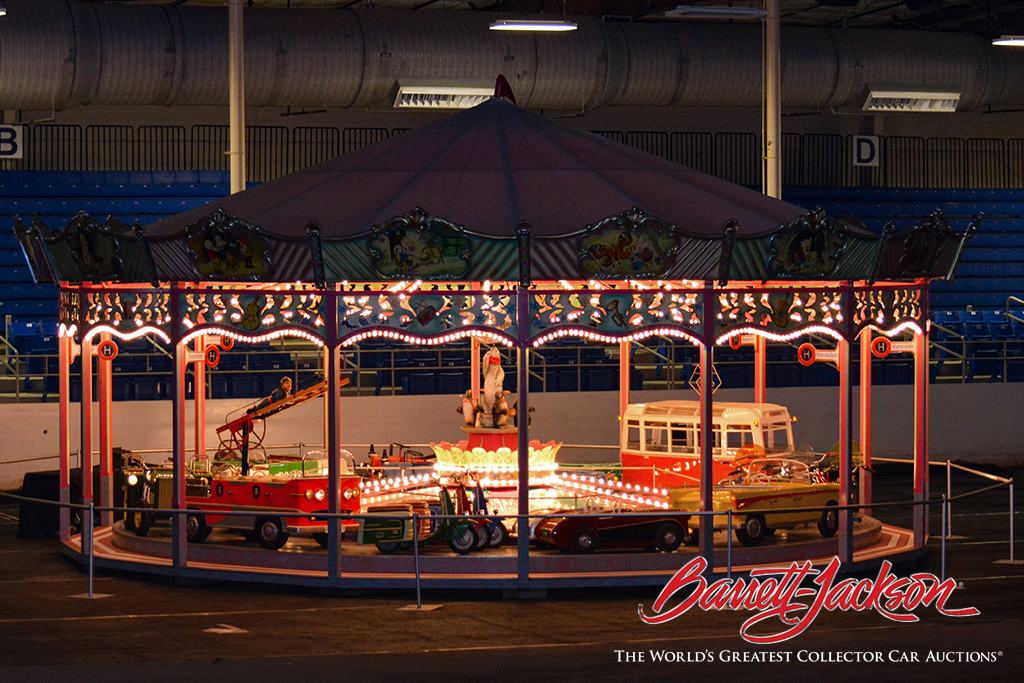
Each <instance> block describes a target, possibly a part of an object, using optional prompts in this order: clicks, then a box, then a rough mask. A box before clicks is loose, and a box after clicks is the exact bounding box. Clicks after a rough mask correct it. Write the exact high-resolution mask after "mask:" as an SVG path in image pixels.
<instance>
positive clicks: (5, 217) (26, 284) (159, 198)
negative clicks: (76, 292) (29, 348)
mask: <svg viewBox="0 0 1024 683" xmlns="http://www.w3.org/2000/svg"><path fill="white" fill-rule="evenodd" d="M229 192H230V179H229V176H228V173H227V172H225V171H4V172H0V220H2V221H3V222H4V223H5V224H6V228H4V229H0V321H2V320H3V319H4V317H5V316H8V315H9V316H11V318H12V320H13V321H14V322H18V323H35V322H52V321H55V320H56V319H57V291H56V288H55V287H54V286H53V285H36V284H34V282H33V280H32V275H31V273H30V271H29V269H28V266H27V265H26V264H25V258H24V256H23V254H22V252H21V247H20V246H19V245H18V242H17V240H15V238H14V232H13V231H12V229H11V228H12V226H13V220H14V216H21V219H22V221H24V222H25V223H26V224H28V223H30V222H31V220H32V216H33V215H38V216H39V218H40V219H42V220H43V221H44V222H45V223H46V224H47V225H48V226H49V227H50V229H51V230H53V231H54V232H56V231H58V230H60V229H61V228H63V227H64V226H65V225H67V223H68V222H69V221H70V220H71V218H72V217H73V216H74V215H75V214H76V213H78V211H80V210H83V211H86V212H87V213H89V214H91V215H93V216H95V217H97V218H99V219H100V220H104V219H105V218H106V217H107V216H113V217H114V218H117V219H118V220H120V221H122V222H124V223H128V224H129V225H130V224H132V223H134V222H136V221H138V222H139V223H142V224H143V225H145V224H147V223H152V222H154V221H157V220H160V219H161V218H166V217H167V216H172V215H174V214H175V213H180V212H182V211H185V210H187V209H191V208H194V207H196V206H199V205H201V204H205V203H206V202H209V201H213V200H214V199H217V198H218V197H224V196H226V195H227V194H229ZM2 333H3V331H2V328H0V334H2ZM20 350H21V349H19V351H20Z"/></svg>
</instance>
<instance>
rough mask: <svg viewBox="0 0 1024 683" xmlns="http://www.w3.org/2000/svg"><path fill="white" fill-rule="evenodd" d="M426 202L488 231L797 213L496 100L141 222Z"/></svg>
mask: <svg viewBox="0 0 1024 683" xmlns="http://www.w3.org/2000/svg"><path fill="white" fill-rule="evenodd" d="M417 207H419V208H422V209H423V210H424V211H426V212H427V213H428V214H431V215H433V216H438V217H441V218H444V219H445V220H447V221H449V222H451V223H454V224H455V225H459V226H462V227H463V228H465V229H466V230H468V231H469V232H472V233H476V234H479V235H487V236H490V237H514V236H515V230H516V225H517V224H518V223H519V222H520V221H523V220H525V221H529V223H530V224H531V226H532V227H533V234H534V235H535V236H556V235H566V234H569V233H573V232H577V231H579V230H582V229H583V228H585V227H586V226H587V225H590V224H593V223H597V222H598V221H601V220H603V219H605V218H607V217H609V216H614V215H617V214H619V213H621V212H623V211H628V210H630V209H631V208H633V207H637V208H639V209H640V210H641V211H643V212H644V213H645V214H647V215H649V216H657V217H658V218H659V219H660V220H662V221H664V222H666V223H668V224H671V225H673V226H675V227H676V228H677V229H679V230H681V231H683V232H686V233H690V234H694V235H703V236H708V237H710V236H715V237H719V236H721V234H722V230H723V228H724V226H725V224H726V222H727V221H730V220H733V221H736V222H737V224H738V229H739V231H740V234H751V235H752V234H757V233H763V232H766V231H768V230H773V229H775V228H776V227H778V226H779V225H781V224H782V223H786V222H788V221H790V220H791V219H793V218H794V217H795V216H797V215H799V214H801V213H804V210H803V209H800V208H799V207H797V206H794V205H792V204H787V203H785V202H781V201H778V200H776V199H772V198H770V197H766V196H765V195H763V194H760V193H758V192H754V191H752V190H748V189H747V188H744V187H741V186H738V185H733V184H731V183H728V182H725V181H724V180H719V179H718V178H715V177H713V176H709V175H706V174H703V173H700V172H698V171H694V170H692V169H689V168H686V167H684V166H680V165H678V164H675V163H672V162H670V161H666V160H664V159H661V158H658V157H655V156H652V155H650V154H647V153H645V152H641V151H639V150H636V149H633V148H631V147H627V146H626V145H622V144H619V143H617V142H613V141H611V140H607V139H605V138H602V137H600V136H597V135H594V134H592V133H587V132H583V131H578V130H574V129H571V128H568V127H566V126H563V125H561V124H559V123H557V122H554V121H551V120H549V119H546V118H544V117H543V116H539V115H537V114H533V113H531V112H528V111H526V110H525V109H521V108H519V107H517V106H515V105H513V104H510V103H508V102H506V101H504V100H501V99H498V98H491V99H490V100H487V101H485V102H484V103H482V104H480V105H478V106H476V107H473V108H472V109H468V110H466V111H464V112H461V113H458V114H454V115H452V116H449V117H448V118H446V119H443V120H441V121H439V122H437V123H434V124H431V125H428V126H425V127H423V128H419V129H416V130H412V131H409V132H407V133H404V134H402V135H399V136H396V137H393V138H390V139H388V140H386V141H384V142H382V143H380V144H376V145H372V146H370V147H364V148H362V149H360V150H358V151H356V152H354V153H352V154H347V155H343V156H340V157H337V158H335V159H332V160H331V161H328V162H326V163H323V164H319V165H317V166H312V167H309V168H306V169H304V170H301V171H297V172H295V173H292V174H290V175H288V176H285V177H282V178H280V179H278V180H275V181H272V182H269V183H266V184H265V185H260V186H258V187H254V188H252V189H250V190H246V191H245V192H240V193H238V194H235V195H232V196H230V197H225V198H224V199H219V200H217V201H215V202H211V203H209V204H206V205H205V206H201V207H198V208H196V209H193V210H191V211H187V212H185V213H182V214H179V215H177V216H173V217H171V218H167V219H165V220H162V221H160V222H158V223H154V224H152V225H150V226H148V227H147V228H146V233H147V234H148V235H149V236H150V237H151V238H153V239H158V238H160V237H166V236H169V235H172V234H175V233H177V232H180V231H182V230H184V229H185V228H186V227H187V226H189V225H191V224H193V223H195V222H196V221H198V220H200V219H202V218H204V217H205V216H208V215H209V214H211V213H212V212H213V211H214V210H215V209H222V210H223V211H225V212H226V213H228V214H230V215H232V216H235V217H238V218H242V219H244V220H246V221H247V222H249V223H252V224H254V225H258V226H260V228H262V229H263V230H265V231H267V232H270V233H274V234H276V235H281V236H292V237H304V236H305V227H306V225H307V224H308V223H310V222H316V223H318V224H319V225H320V226H321V227H322V230H323V237H324V238H325V239H337V238H345V237H353V236H355V235H358V234H361V233H366V232H367V231H369V230H370V229H371V228H373V227H374V226H377V225H380V224H382V223H384V222H386V221H388V220H390V219H392V218H394V217H396V216H401V215H402V214H404V213H406V212H408V211H411V210H412V209H414V208H417Z"/></svg>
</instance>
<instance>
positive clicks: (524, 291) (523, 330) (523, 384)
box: [516, 221, 531, 591]
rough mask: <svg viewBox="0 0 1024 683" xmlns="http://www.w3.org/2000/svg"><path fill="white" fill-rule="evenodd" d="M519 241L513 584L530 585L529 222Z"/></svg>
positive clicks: (518, 233)
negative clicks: (514, 580) (517, 389)
mask: <svg viewBox="0 0 1024 683" xmlns="http://www.w3.org/2000/svg"><path fill="white" fill-rule="evenodd" d="M516 236H517V238H518V242H519V288H518V289H517V290H516V351H517V354H518V356H519V359H518V360H519V362H518V364H517V369H518V370H519V392H518V393H519V397H518V398H519V412H518V413H517V415H518V417H519V433H518V438H517V448H518V451H519V452H518V458H517V460H518V463H517V466H518V467H519V477H518V479H519V481H518V484H519V496H518V506H517V509H516V512H517V513H518V519H517V527H518V529H519V533H518V535H517V539H518V540H517V545H516V559H517V561H516V576H517V582H516V583H517V588H518V589H519V590H520V591H523V590H526V589H528V588H529V587H530V533H529V529H530V517H529V516H530V389H529V386H530V367H529V342H530V320H531V316H530V277H531V275H530V270H531V268H530V266H531V263H530V224H529V223H527V222H525V221H523V222H521V223H519V225H517V226H516Z"/></svg>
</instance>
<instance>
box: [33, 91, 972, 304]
mask: <svg viewBox="0 0 1024 683" xmlns="http://www.w3.org/2000/svg"><path fill="white" fill-rule="evenodd" d="M524 223H525V224H528V226H529V228H528V235H529V236H527V229H526V228H524V227H523V224H524ZM15 232H16V233H17V235H18V237H19V239H20V241H21V243H22V246H23V248H24V250H25V254H26V258H27V260H28V262H29V264H30V266H31V267H32V270H33V273H34V274H35V276H36V279H37V280H39V281H54V282H61V281H63V282H68V283H79V282H94V283H99V282H118V283H160V282H204V281H206V282H232V281H235V282H277V283H281V282H305V283H315V284H317V285H319V286H324V285H326V284H327V283H332V282H357V283H358V282H382V281H383V282H387V281H402V280H419V281H432V280H433V281H462V282H483V281H485V280H489V281H523V280H524V279H525V280H529V281H532V282H539V281H552V280H560V279H566V280H583V281H586V280H591V279H599V280H620V281H627V280H645V279H657V280H699V281H709V280H717V281H718V282H720V283H723V284H724V283H725V282H728V281H737V280H739V281H755V282H756V281H762V282H763V281H769V280H786V281H814V282H820V281H854V280H866V281H869V282H870V281H875V280H907V279H916V278H934V277H949V276H950V275H951V274H952V273H953V271H954V269H955V267H956V264H957V262H958V261H959V258H960V255H961V254H962V252H963V247H964V244H965V241H966V237H967V235H965V236H959V235H956V234H955V233H954V232H953V231H952V230H951V229H950V227H949V225H948V224H947V223H946V221H945V219H944V218H943V217H942V216H941V215H940V214H936V215H933V216H931V217H928V218H926V219H924V220H923V221H922V222H921V223H920V224H918V225H917V226H914V227H912V228H909V229H907V230H905V231H904V232H902V233H900V234H895V231H894V230H893V229H892V227H891V226H889V227H887V229H886V230H885V232H884V233H883V234H881V235H876V234H874V233H871V232H869V231H866V230H864V229H861V228H857V227H854V226H850V225H846V224H843V223H840V222H838V221H835V220H833V219H830V218H828V217H826V216H824V215H823V214H821V213H820V212H811V213H804V212H803V210H802V209H800V208H799V207H797V206H794V205H792V204H788V203H786V202H783V201H779V200H777V199H773V198H771V197H767V196H765V195H762V194H760V193H758V192H754V191H752V190H749V189H747V188H745V187H742V186H738V185H733V184H731V183H728V182H725V181H723V180H719V179H718V178H714V177H712V176H709V175H706V174H703V173H699V172H697V171H694V170H692V169H689V168H686V167H683V166H680V165H678V164H674V163H672V162H669V161H666V160H664V159H660V158H658V157H654V156H651V155H649V154H646V153H644V152H640V151H638V150H635V149H633V148H630V147H627V146H624V145H620V144H618V143H615V142H613V141H610V140H607V139H604V138H602V137H600V136H597V135H593V134H590V133H586V132H581V131H577V130H573V129H570V128H566V127H565V126H562V125H560V124H558V123H556V122H553V121H549V120H548V119H545V118H544V117H542V116H538V115H536V114H532V113H530V112H527V111H525V110H523V109H520V108H518V107H516V106H515V105H512V104H509V103H507V102H505V101H503V100H500V99H497V98H493V99H490V100H488V101H487V102H484V103H483V104H480V105H479V106H477V107H474V108H473V109H470V110H467V111H465V112H462V113H459V114H455V115H452V116H450V117H448V118H446V119H443V120H441V121H439V122H437V123H435V124H432V125H429V126H425V127H423V128H420V129H417V130H414V131H411V132H408V133H404V134H402V135H400V136H396V137H393V138H390V139H389V140H387V141H385V142H382V143H380V144H377V145H373V146H371V147H366V148H363V149H361V150H359V151H357V152H354V153H352V154H348V155H345V156H342V157H338V158H336V159H333V160H331V161H328V162H326V163H323V164H320V165H318V166H313V167H310V168H307V169H304V170H302V171H298V172H296V173H293V174H291V175H289V176H286V177H283V178H280V179H278V180H275V181H273V182H269V183H266V184H265V185H261V186H258V187H255V188H252V189H250V190H246V191H245V192H240V193H238V194H235V195H232V196H229V197H225V198H223V199H219V200H217V201H214V202H210V203H208V204H206V205H204V206H201V207H198V208H196V209H193V210H191V211H187V212H185V213H182V214H179V215H177V216H173V217H171V218H167V219H165V220H162V221H159V222H157V223H154V224H152V225H149V226H146V227H143V226H141V225H135V226H127V225H124V224H122V223H119V222H118V221H116V220H113V219H108V220H107V222H106V223H104V224H101V223H100V222H98V221H96V220H95V219H93V218H91V217H89V216H87V215H86V214H84V213H80V214H79V215H77V216H76V217H75V218H74V219H73V220H72V222H71V223H70V224H69V225H68V226H66V227H65V228H64V229H63V230H61V231H60V232H58V233H56V234H54V233H53V232H52V231H51V230H50V229H49V228H48V227H47V226H45V225H44V224H42V222H40V221H38V219H37V220H35V221H34V222H33V223H32V225H31V226H30V227H26V226H25V225H24V224H22V223H21V221H20V220H18V219H17V218H16V219H15ZM969 233H970V231H968V234H969Z"/></svg>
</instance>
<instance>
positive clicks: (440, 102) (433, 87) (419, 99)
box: [394, 81, 494, 109]
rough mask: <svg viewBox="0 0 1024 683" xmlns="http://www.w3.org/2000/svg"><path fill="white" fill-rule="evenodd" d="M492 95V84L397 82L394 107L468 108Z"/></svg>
mask: <svg viewBox="0 0 1024 683" xmlns="http://www.w3.org/2000/svg"><path fill="white" fill-rule="evenodd" d="M492 95H494V85H493V84H486V85H485V84H483V83H482V82H481V83H480V84H476V83H473V84H445V83H426V82H422V81H409V82H405V83H403V82H401V81H399V83H398V93H397V94H396V95H395V104H394V106H395V108H396V109H469V108H470V107H475V106H476V105H478V104H480V103H481V102H483V101H484V100H487V99H489V98H490V97H491V96H492Z"/></svg>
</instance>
